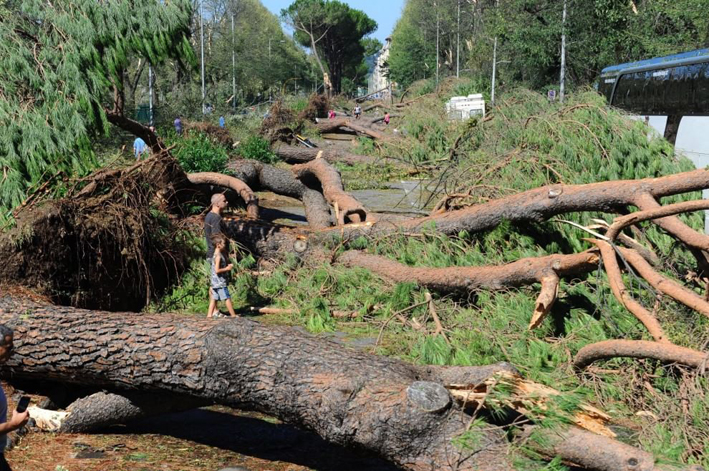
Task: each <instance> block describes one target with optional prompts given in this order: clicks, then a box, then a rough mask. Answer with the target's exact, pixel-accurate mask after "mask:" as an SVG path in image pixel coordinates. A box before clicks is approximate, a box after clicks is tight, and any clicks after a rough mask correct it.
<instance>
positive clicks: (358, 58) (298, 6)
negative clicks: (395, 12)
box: [281, 0, 377, 93]
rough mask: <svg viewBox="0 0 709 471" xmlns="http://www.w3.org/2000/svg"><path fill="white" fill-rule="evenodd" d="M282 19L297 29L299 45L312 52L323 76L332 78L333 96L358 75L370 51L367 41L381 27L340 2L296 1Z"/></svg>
mask: <svg viewBox="0 0 709 471" xmlns="http://www.w3.org/2000/svg"><path fill="white" fill-rule="evenodd" d="M281 15H282V16H283V18H284V19H285V20H286V21H287V22H288V23H289V24H290V25H292V26H293V28H294V29H295V39H296V41H298V42H299V43H300V44H301V45H303V46H306V47H309V48H310V49H311V51H312V52H313V55H314V56H315V59H316V60H317V62H318V64H319V66H320V69H321V72H322V73H323V76H325V74H326V73H327V74H328V76H329V80H330V83H331V87H332V92H334V93H340V92H341V91H342V80H343V78H345V77H346V78H349V79H352V78H354V77H356V76H357V75H358V67H359V66H360V64H361V63H362V61H363V59H364V55H365V52H366V49H367V44H366V43H364V42H363V39H364V38H365V36H367V35H368V34H370V33H372V32H374V31H375V30H376V29H377V23H376V22H375V21H374V20H373V19H371V18H370V17H369V16H367V14H366V13H364V12H363V11H361V10H355V9H353V8H350V7H349V6H348V5H347V4H345V3H342V2H339V1H337V0H296V1H295V2H293V4H292V5H291V6H289V7H288V8H286V9H284V10H282V11H281ZM322 59H324V60H325V62H326V64H327V71H326V70H325V66H324V65H323V63H322ZM359 72H361V71H359ZM326 83H327V81H326Z"/></svg>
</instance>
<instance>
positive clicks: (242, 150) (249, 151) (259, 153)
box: [239, 136, 278, 163]
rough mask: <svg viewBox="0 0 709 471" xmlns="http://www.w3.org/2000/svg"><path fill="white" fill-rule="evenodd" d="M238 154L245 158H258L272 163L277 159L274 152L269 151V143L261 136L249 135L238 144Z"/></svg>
mask: <svg viewBox="0 0 709 471" xmlns="http://www.w3.org/2000/svg"><path fill="white" fill-rule="evenodd" d="M239 154H240V155H241V156H242V157H243V158H245V159H254V160H260V161H261V162H265V163H273V162H276V161H277V160H278V157H276V154H274V153H273V151H271V145H270V144H269V143H268V141H267V140H266V139H264V138H263V137H261V136H249V137H248V138H246V140H245V141H244V142H243V143H242V144H241V145H240V146H239Z"/></svg>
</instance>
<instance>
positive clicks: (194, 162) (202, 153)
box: [172, 133, 229, 173]
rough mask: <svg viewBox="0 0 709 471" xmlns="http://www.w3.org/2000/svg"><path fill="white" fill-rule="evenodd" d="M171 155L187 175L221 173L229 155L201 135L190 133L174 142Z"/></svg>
mask: <svg viewBox="0 0 709 471" xmlns="http://www.w3.org/2000/svg"><path fill="white" fill-rule="evenodd" d="M172 154H173V155H174V156H175V158H177V161H178V162H180V165H181V166H182V169H183V170H184V171H185V172H187V173H196V172H219V173H221V172H223V171H224V168H225V166H226V163H227V160H229V155H228V154H227V152H226V150H225V149H224V147H222V146H220V145H219V144H215V143H214V142H212V140H211V139H209V137H208V136H207V135H205V134H202V133H191V134H190V135H188V136H187V137H185V138H182V139H178V140H177V141H176V145H175V149H174V150H173V151H172Z"/></svg>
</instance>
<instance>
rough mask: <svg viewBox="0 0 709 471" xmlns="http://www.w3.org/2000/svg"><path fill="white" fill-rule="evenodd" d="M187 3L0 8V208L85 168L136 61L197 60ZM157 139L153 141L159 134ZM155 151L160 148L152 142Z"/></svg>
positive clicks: (32, 1)
mask: <svg viewBox="0 0 709 471" xmlns="http://www.w3.org/2000/svg"><path fill="white" fill-rule="evenodd" d="M190 18H191V6H190V2H189V0H165V1H164V2H162V1H157V0H130V1H125V0H122V1H119V0H103V1H96V0H73V1H72V2H46V1H42V0H24V1H22V2H20V1H15V0H6V1H4V2H0V209H2V210H3V213H4V211H6V210H7V209H8V208H12V207H14V206H16V205H17V204H19V203H20V202H21V201H23V199H24V198H25V196H26V194H27V192H28V190H29V189H30V188H32V187H36V186H37V185H39V184H40V183H41V182H43V181H46V180H48V179H50V178H53V177H54V176H56V175H58V174H60V173H62V172H63V173H64V174H68V175H71V174H74V173H75V172H78V171H82V170H84V169H85V168H86V167H87V166H88V165H90V164H91V162H92V160H93V151H92V148H91V139H92V137H93V136H96V135H98V134H101V133H103V134H105V133H107V132H108V130H109V122H110V123H113V124H116V125H118V126H120V127H122V128H124V129H127V130H129V131H131V132H133V133H134V134H136V135H141V134H142V135H141V137H143V136H145V137H144V138H145V139H146V141H148V140H149V139H148V138H149V136H147V135H146V134H145V132H146V130H145V129H144V127H143V126H142V125H140V124H139V123H136V122H134V121H131V120H130V119H128V118H127V117H125V116H124V115H123V75H124V70H125V69H126V68H127V67H128V65H129V63H130V61H131V60H134V59H136V58H137V57H142V58H144V59H147V60H149V61H150V62H151V63H153V64H158V63H160V62H162V61H164V60H166V59H167V58H173V59H176V60H177V61H178V62H185V63H187V64H193V63H194V60H195V59H194V53H193V51H192V48H191V46H190V44H189V41H188V39H189V34H190V29H189V26H190ZM152 137H153V140H154V136H152ZM148 144H149V145H151V144H152V145H154V144H155V142H152V143H151V142H148Z"/></svg>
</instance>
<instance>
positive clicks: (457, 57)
mask: <svg viewBox="0 0 709 471" xmlns="http://www.w3.org/2000/svg"><path fill="white" fill-rule="evenodd" d="M455 78H460V0H458V45H457V50H456V53H455Z"/></svg>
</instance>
